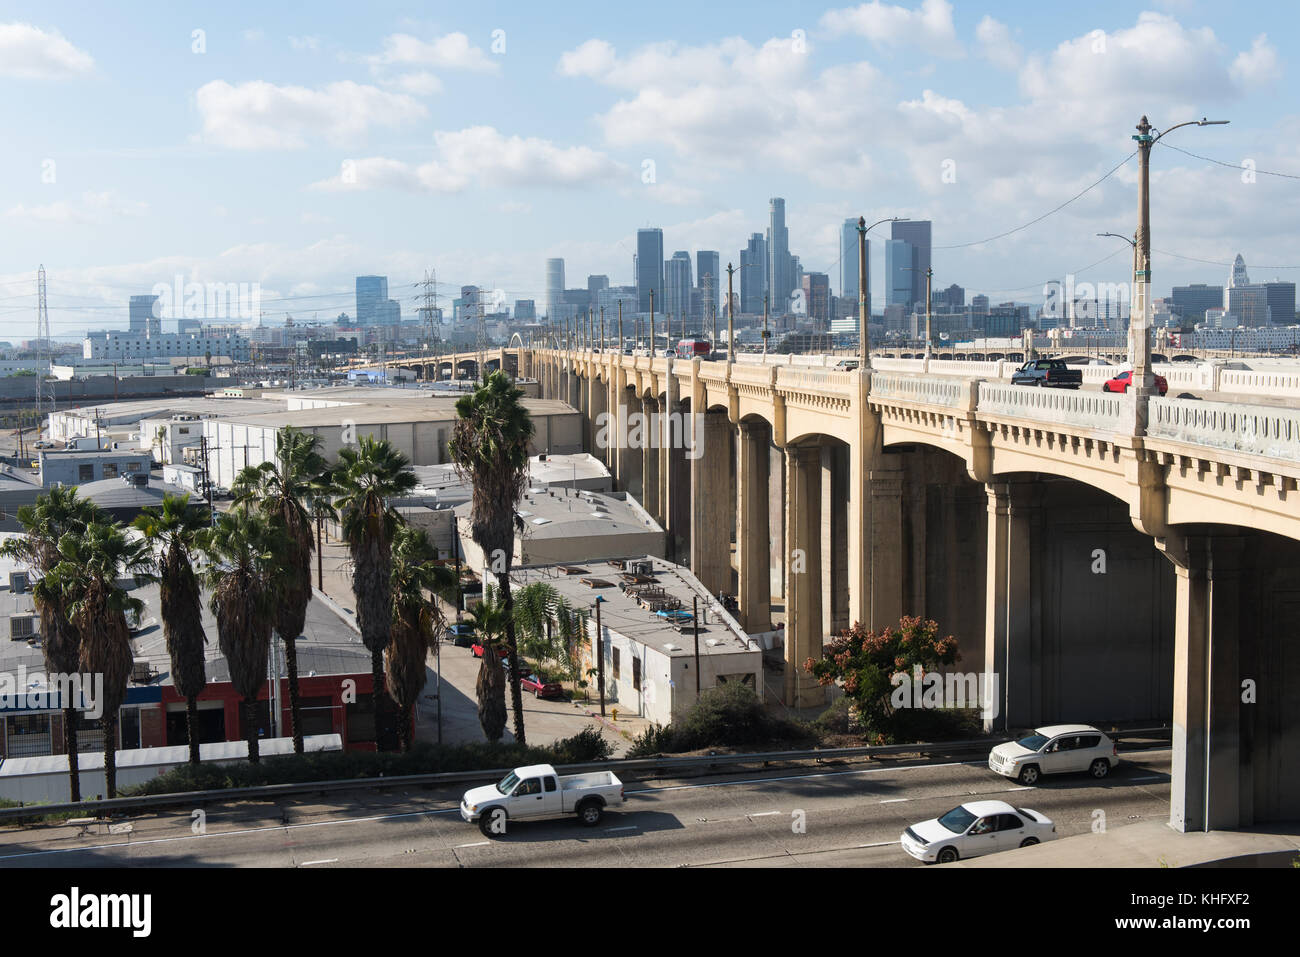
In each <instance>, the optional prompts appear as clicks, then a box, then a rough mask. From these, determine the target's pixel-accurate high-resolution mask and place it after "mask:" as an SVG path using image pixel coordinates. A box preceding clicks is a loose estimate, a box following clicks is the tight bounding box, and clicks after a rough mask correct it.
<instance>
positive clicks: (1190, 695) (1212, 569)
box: [1164, 535, 1253, 831]
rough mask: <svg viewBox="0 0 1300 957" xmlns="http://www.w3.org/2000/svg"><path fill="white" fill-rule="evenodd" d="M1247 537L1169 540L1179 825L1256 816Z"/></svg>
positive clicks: (1204, 827) (1207, 825)
mask: <svg viewBox="0 0 1300 957" xmlns="http://www.w3.org/2000/svg"><path fill="white" fill-rule="evenodd" d="M1242 545H1243V539H1241V538H1237V537H1234V536H1230V535H1186V536H1182V537H1181V538H1171V539H1166V540H1165V543H1164V551H1165V554H1166V555H1167V556H1168V557H1169V558H1170V560H1171V561H1173V563H1174V569H1175V574H1176V576H1177V593H1176V594H1177V597H1176V602H1177V604H1176V607H1175V632H1174V721H1173V752H1174V753H1173V763H1172V765H1171V770H1170V778H1171V781H1170V798H1169V824H1170V826H1172V827H1173V828H1175V829H1176V830H1179V831H1210V830H1215V829H1220V828H1235V827H1239V826H1241V825H1242V824H1243V823H1246V824H1249V823H1251V822H1250V820H1249V817H1250V816H1251V815H1250V810H1249V808H1243V807H1242V800H1241V792H1242V789H1243V787H1249V782H1250V780H1251V778H1252V777H1253V771H1252V769H1251V768H1250V759H1249V756H1248V755H1247V756H1246V760H1245V762H1244V766H1243V760H1242V758H1243V754H1242V746H1241V745H1242V741H1241V696H1242V684H1241V681H1242V677H1243V675H1242V670H1241V667H1240V656H1241V641H1240V632H1239V624H1240V616H1241V605H1240V588H1241V554H1242ZM1243 811H1244V812H1245V814H1244V816H1245V817H1246V818H1247V820H1245V821H1243Z"/></svg>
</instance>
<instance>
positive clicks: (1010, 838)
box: [899, 801, 1056, 864]
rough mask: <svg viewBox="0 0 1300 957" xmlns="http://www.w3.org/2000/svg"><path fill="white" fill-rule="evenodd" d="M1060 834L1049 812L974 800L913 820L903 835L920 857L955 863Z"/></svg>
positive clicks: (902, 840) (930, 861)
mask: <svg viewBox="0 0 1300 957" xmlns="http://www.w3.org/2000/svg"><path fill="white" fill-rule="evenodd" d="M1055 838H1056V825H1055V824H1053V823H1052V821H1051V819H1050V818H1048V816H1047V815H1046V814H1042V813H1040V812H1038V811H1030V810H1027V809H1025V808H1018V807H1012V806H1011V805H1010V804H1008V803H1007V802H1006V801H971V802H969V803H967V804H962V805H960V806H958V807H955V808H953V809H952V810H951V811H949V812H948V813H947V814H944V815H942V816H941V817H936V818H932V819H931V820H929V821H922V822H921V823H920V824H913V825H912V826H911V827H909V828H908V829H907V830H906V831H904V832H903V836H902V837H901V838H900V839H899V842H900V843H901V844H902V845H903V850H905V851H907V853H908V854H911V855H912V856H913V857H915V858H916V859H917V860H918V861H922V862H924V863H926V864H933V863H935V862H936V861H937V862H938V863H940V864H951V863H952V862H953V861H955V860H958V859H960V858H963V857H979V856H980V855H981V854H992V853H994V852H996V851H1006V850H1010V849H1011V848H1014V847H1032V846H1033V845H1034V844H1039V843H1041V842H1043V841H1051V840H1055Z"/></svg>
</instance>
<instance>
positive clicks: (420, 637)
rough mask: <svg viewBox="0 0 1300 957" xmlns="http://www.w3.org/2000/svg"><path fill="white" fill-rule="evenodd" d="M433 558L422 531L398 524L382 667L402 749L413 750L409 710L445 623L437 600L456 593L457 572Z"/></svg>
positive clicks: (394, 539)
mask: <svg viewBox="0 0 1300 957" xmlns="http://www.w3.org/2000/svg"><path fill="white" fill-rule="evenodd" d="M437 560H438V549H437V548H435V547H434V545H433V543H432V542H430V541H429V537H428V535H427V534H425V532H424V530H423V529H418V528H411V527H410V526H406V525H402V526H398V528H397V531H396V532H395V533H394V535H393V575H392V589H393V638H392V641H390V642H389V644H388V648H387V649H386V650H385V651H384V670H385V674H386V677H387V679H388V681H387V685H388V693H389V694H390V695H391V696H392V698H393V700H394V701H396V702H397V708H398V715H397V717H398V720H397V740H398V746H399V748H400V749H401V751H402V752H403V753H405V752H407V751H409V750H411V713H412V710H413V709H414V707H415V702H416V700H417V699H418V698H419V696H420V692H421V691H423V690H424V684H425V680H426V675H427V669H426V668H425V660H426V658H427V657H428V654H429V648H430V647H431V646H432V644H433V643H434V642H437V641H440V640H441V638H442V633H443V631H444V630H445V627H446V623H445V622H444V621H443V617H442V611H441V609H440V608H439V606H438V602H437V598H439V597H441V598H444V599H450V597H453V596H454V595H455V594H456V579H455V576H454V575H453V574H452V572H451V569H449V568H447V567H446V566H445V565H438V564H436V562H437ZM431 596H432V597H431Z"/></svg>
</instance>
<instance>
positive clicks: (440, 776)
mask: <svg viewBox="0 0 1300 957" xmlns="http://www.w3.org/2000/svg"><path fill="white" fill-rule="evenodd" d="M1168 733H1169V728H1168V727H1167V726H1166V727H1159V728H1130V729H1126V730H1123V731H1110V732H1107V734H1109V735H1110V736H1111V737H1112V738H1115V739H1119V738H1122V737H1125V736H1128V737H1139V736H1141V737H1150V736H1155V735H1164V734H1168ZM1007 740H1010V739H1009V737H1008V735H997V736H991V737H980V738H967V739H965V740H962V741H934V742H926V743H919V744H886V745H872V746H867V747H861V748H813V749H809V750H804V751H762V752H753V753H748V752H747V753H741V754H708V755H703V756H696V757H676V758H674V757H669V758H622V759H613V760H609V761H588V762H586V763H583V764H562V765H557V766H556V770H557V771H559V772H561V773H564V774H582V773H584V772H586V771H620V770H621V771H671V770H677V769H683V768H685V769H691V768H695V769H699V768H703V769H705V770H708V769H710V768H714V767H726V766H729V765H743V764H762V765H769V764H792V763H795V762H798V761H824V760H835V759H839V758H855V757H867V758H870V757H888V756H890V755H896V754H921V755H931V754H938V753H947V752H951V751H962V750H970V751H978V750H983V749H985V748H987V747H990V746H993V745H997V744H1001V743H1003V742H1005V741H1007ZM513 770H514V768H492V769H489V770H482V771H445V772H440V773H437V774H403V775H399V776H396V777H391V778H385V777H380V778H348V779H344V780H340V781H307V782H301V783H294V784H267V785H263V786H261V787H250V788H223V789H218V790H213V791H181V792H178V793H174V794H151V795H148V796H144V797H123V798H112V799H111V800H102V801H81V802H80V803H71V802H69V803H64V804H28V805H25V806H23V807H15V808H0V824H4V823H5V822H6V821H12V820H21V819H23V818H30V817H39V816H41V815H45V814H68V813H73V812H81V813H82V814H83V815H84V816H86V817H90V816H97V817H98V816H102V815H104V814H105V812H108V811H147V810H152V809H154V808H165V807H176V806H179V805H196V804H210V803H213V802H229V801H242V800H259V801H271V800H275V799H276V798H280V797H292V796H294V795H298V794H321V793H327V792H330V791H349V790H365V789H367V788H395V787H432V786H435V785H439V784H471V783H475V782H491V781H497V780H500V779H501V778H502V777H504V776H505V775H506V774H508V773H510V772H511V771H513Z"/></svg>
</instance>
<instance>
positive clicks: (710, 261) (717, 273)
mask: <svg viewBox="0 0 1300 957" xmlns="http://www.w3.org/2000/svg"><path fill="white" fill-rule="evenodd" d="M706 278H708V280H709V282H710V283H711V284H712V286H713V302H712V305H710V303H708V302H707V301H705V299H704V296H703V292H704V287H705V279H706ZM695 285H696V286H697V287H698V288H699V290H700V293H701V296H700V311H699V317H698V318H700V319H707V318H708V317H709V316H710V315H714V316H717V315H721V313H720V311H719V309H718V303H719V302H720V301H721V300H722V292H723V287H724V286H726V280H725V279H724V278H723V276H722V260H721V257H720V256H719V255H718V253H717V251H716V250H712V249H701V250H699V251H697V252H696V253H695ZM710 310H712V311H710Z"/></svg>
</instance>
